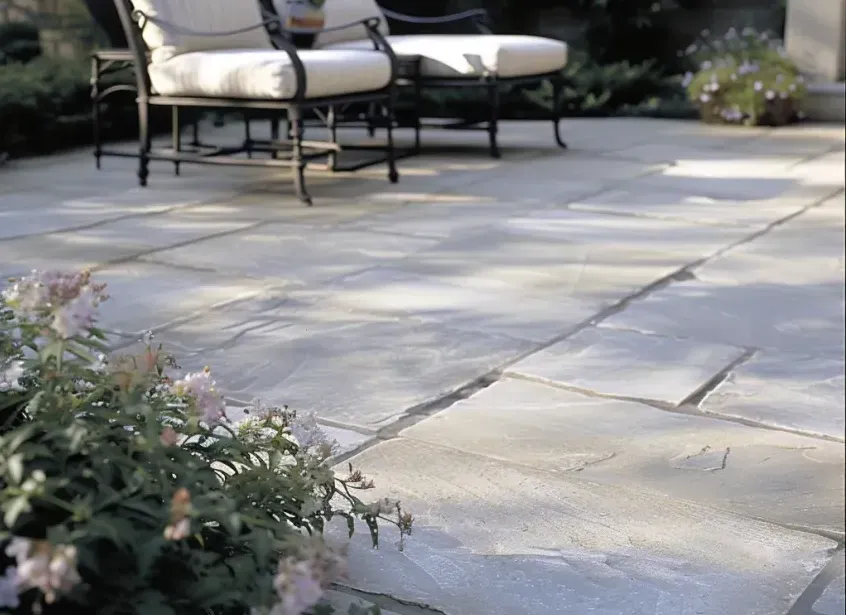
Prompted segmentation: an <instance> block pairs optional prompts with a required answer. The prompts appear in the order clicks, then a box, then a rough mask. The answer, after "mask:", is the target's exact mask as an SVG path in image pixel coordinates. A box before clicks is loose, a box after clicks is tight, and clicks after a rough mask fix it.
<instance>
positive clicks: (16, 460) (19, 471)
mask: <svg viewBox="0 0 846 615" xmlns="http://www.w3.org/2000/svg"><path fill="white" fill-rule="evenodd" d="M6 471H7V472H8V473H9V478H10V479H11V481H12V483H13V484H15V485H20V484H21V481H22V480H23V471H24V467H23V455H21V454H20V453H16V454H15V455H12V456H11V457H9V459H7V460H6Z"/></svg>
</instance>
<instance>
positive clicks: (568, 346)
mask: <svg viewBox="0 0 846 615" xmlns="http://www.w3.org/2000/svg"><path fill="white" fill-rule="evenodd" d="M742 356H743V350H741V349H739V348H735V347H733V346H727V345H719V344H709V343H702V342H691V341H687V340H679V339H674V338H670V337H661V336H648V335H642V334H640V333H637V332H634V331H616V330H612V329H595V328H589V329H584V330H582V331H579V332H578V333H576V334H575V335H573V336H571V337H568V338H567V339H565V340H564V341H561V342H558V343H557V344H554V345H552V346H550V347H549V348H546V349H544V350H541V351H540V352H538V353H535V354H533V355H531V356H529V357H526V358H525V359H523V360H521V361H519V362H518V363H516V364H515V365H512V366H511V367H509V368H508V370H507V372H506V373H509V374H514V375H516V376H521V377H525V378H531V379H535V380H540V381H543V382H548V383H552V384H557V385H561V386H566V387H573V388H576V389H581V390H585V391H591V392H593V393H598V394H600V395H609V396H615V397H625V398H634V399H644V400H651V401H656V402H662V403H665V404H669V405H672V406H677V405H679V404H681V403H682V402H684V401H685V400H686V399H688V398H689V397H690V396H692V395H693V394H695V393H697V392H698V391H699V390H700V389H701V388H702V387H703V386H704V385H706V384H707V383H708V382H709V381H710V380H711V379H712V378H713V377H714V376H716V375H717V374H719V373H720V372H721V371H722V370H724V369H725V368H727V367H729V365H731V364H732V363H733V362H734V361H736V360H738V359H739V358H740V357H742Z"/></svg>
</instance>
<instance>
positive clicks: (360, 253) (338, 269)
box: [145, 223, 433, 284]
mask: <svg viewBox="0 0 846 615" xmlns="http://www.w3.org/2000/svg"><path fill="white" fill-rule="evenodd" d="M432 243H433V240H429V239H424V238H412V237H400V236H394V235H388V234H383V233H372V232H368V231H355V230H341V229H333V228H323V227H314V226H311V227H308V226H296V225H285V224H281V223H280V224H266V225H263V226H261V227H258V228H254V229H250V230H247V231H243V232H240V233H234V234H232V235H227V236H225V237H215V238H210V239H206V240H205V241H199V242H195V243H192V244H190V245H186V246H182V247H178V248H174V249H171V250H163V251H160V252H157V253H156V254H153V255H150V256H147V257H145V260H147V261H150V262H156V263H161V264H167V265H175V266H180V267H191V268H196V269H205V270H209V271H217V272H219V273H226V274H230V275H241V276H249V277H252V278H256V279H265V280H275V281H277V282H283V281H285V282H293V283H305V284H308V283H319V282H326V281H329V280H331V279H333V278H337V277H340V276H342V275H346V274H349V273H352V272H354V271H357V270H360V269H366V268H367V267H372V266H375V265H378V264H380V263H382V262H385V261H388V260H392V259H400V258H402V257H403V256H406V255H407V254H409V253H411V252H415V251H419V250H422V249H424V248H427V247H429V246H431V245H432Z"/></svg>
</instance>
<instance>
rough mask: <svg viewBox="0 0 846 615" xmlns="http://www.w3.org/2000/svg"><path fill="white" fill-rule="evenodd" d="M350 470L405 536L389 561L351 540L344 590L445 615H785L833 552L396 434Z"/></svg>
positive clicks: (764, 528) (760, 527) (667, 502)
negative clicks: (370, 487) (388, 503)
mask: <svg viewBox="0 0 846 615" xmlns="http://www.w3.org/2000/svg"><path fill="white" fill-rule="evenodd" d="M503 446H507V443H506V442H503ZM352 461H353V464H354V465H355V466H357V467H361V468H365V469H366V471H367V475H368V477H370V478H372V479H373V480H374V481H375V482H376V484H377V485H378V488H379V491H378V493H374V494H373V497H374V499H375V497H376V496H377V495H379V494H381V493H390V494H391V495H393V496H396V497H398V498H399V499H400V500H401V501H402V502H403V503H404V505H405V506H407V507H408V508H409V510H413V511H415V513H416V515H417V524H418V532H417V534H416V535H414V536H412V538H411V539H409V541H408V543H407V545H406V548H405V551H404V552H402V553H400V552H398V551H396V550H395V549H394V548H393V545H392V544H391V543H390V542H389V541H390V538H391V535H390V532H389V531H388V530H387V529H386V530H385V532H384V533H383V537H382V539H383V541H385V543H386V544H385V545H384V546H383V547H382V548H381V549H380V550H379V551H378V552H374V551H373V550H372V549H370V548H369V544H368V543H367V542H366V538H365V537H363V536H359V542H358V543H357V545H358V546H357V548H355V549H353V551H352V555H351V557H352V561H351V570H352V571H353V572H352V575H351V579H350V584H351V585H352V586H353V587H357V588H360V589H362V590H366V591H374V592H384V593H390V594H392V595H394V596H396V597H398V598H402V599H405V600H411V601H414V602H419V603H423V604H428V605H431V606H435V607H438V608H440V609H442V610H444V611H445V612H447V613H449V614H450V615H482V614H485V615H514V614H515V613H521V614H522V613H526V614H527V615H528V614H531V615H535V614H537V615H559V614H561V615H564V614H567V613H603V614H608V615H611V614H620V613H626V614H627V615H641V614H642V615H656V614H657V615H694V614H697V615H724V614H725V613H743V614H744V615H784V614H785V613H787V611H788V609H789V608H790V605H791V604H792V602H793V601H794V600H795V599H796V598H797V597H798V596H799V594H800V593H801V592H802V591H803V590H804V588H805V586H806V585H807V584H808V583H809V582H810V581H811V580H812V579H813V578H814V576H815V575H816V573H817V572H818V571H819V570H820V569H821V568H822V566H823V565H824V564H825V563H826V561H827V560H828V558H829V556H830V555H829V551H830V549H832V547H834V545H835V543H834V542H833V541H831V540H828V539H825V538H821V537H818V536H814V535H811V534H803V533H797V532H793V531H789V530H784V529H781V528H778V527H776V526H772V525H768V524H765V523H761V522H758V521H753V520H749V519H745V518H742V517H737V516H734V515H732V514H729V513H724V512H719V511H715V510H711V509H706V508H702V507H700V506H698V505H696V504H690V503H687V502H684V501H681V500H672V499H667V498H665V497H663V496H656V495H651V494H648V493H644V492H641V491H637V490H632V489H627V488H620V487H610V486H606V485H599V484H595V483H591V482H586V481H579V480H573V479H570V478H566V477H563V476H556V475H553V474H550V473H548V472H540V471H537V470H534V469H530V468H521V467H515V466H513V465H510V464H507V463H503V462H500V461H496V460H493V459H490V458H485V457H480V456H477V455H469V454H467V453H463V452H459V451H456V450H454V449H450V448H447V447H441V446H433V445H431V444H427V443H422V442H414V441H410V440H407V439H404V438H400V439H397V440H393V441H390V442H385V443H381V444H378V445H376V446H374V447H373V448H371V449H369V450H367V451H366V452H364V453H362V454H360V455H358V456H356V457H355V458H353V460H352ZM342 471H343V470H342ZM339 529H341V530H342V528H339Z"/></svg>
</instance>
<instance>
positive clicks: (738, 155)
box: [608, 142, 803, 172]
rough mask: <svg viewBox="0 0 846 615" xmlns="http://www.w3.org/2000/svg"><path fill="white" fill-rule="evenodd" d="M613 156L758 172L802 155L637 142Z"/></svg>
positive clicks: (792, 161)
mask: <svg viewBox="0 0 846 615" xmlns="http://www.w3.org/2000/svg"><path fill="white" fill-rule="evenodd" d="M608 155H609V156H612V157H614V158H620V159H623V160H634V161H637V162H645V163H649V164H660V163H669V164H695V163H696V162H715V161H717V162H729V163H732V164H742V165H746V166H747V167H748V166H751V165H754V167H755V169H756V171H757V172H761V171H763V170H771V171H776V172H784V171H786V170H787V169H788V168H790V167H791V166H792V165H795V164H796V163H798V162H800V161H801V160H802V159H803V155H801V154H792V155H791V154H789V153H787V154H785V153H784V152H782V151H778V150H774V151H769V152H760V153H757V154H751V153H749V152H737V151H734V150H733V149H709V148H707V147H696V146H695V145H691V144H689V143H688V144H686V143H681V144H680V143H672V142H670V143H668V142H663V143H662V142H657V143H640V144H638V145H635V146H633V147H627V148H624V149H620V150H615V151H613V152H611V153H610V154H608Z"/></svg>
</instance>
